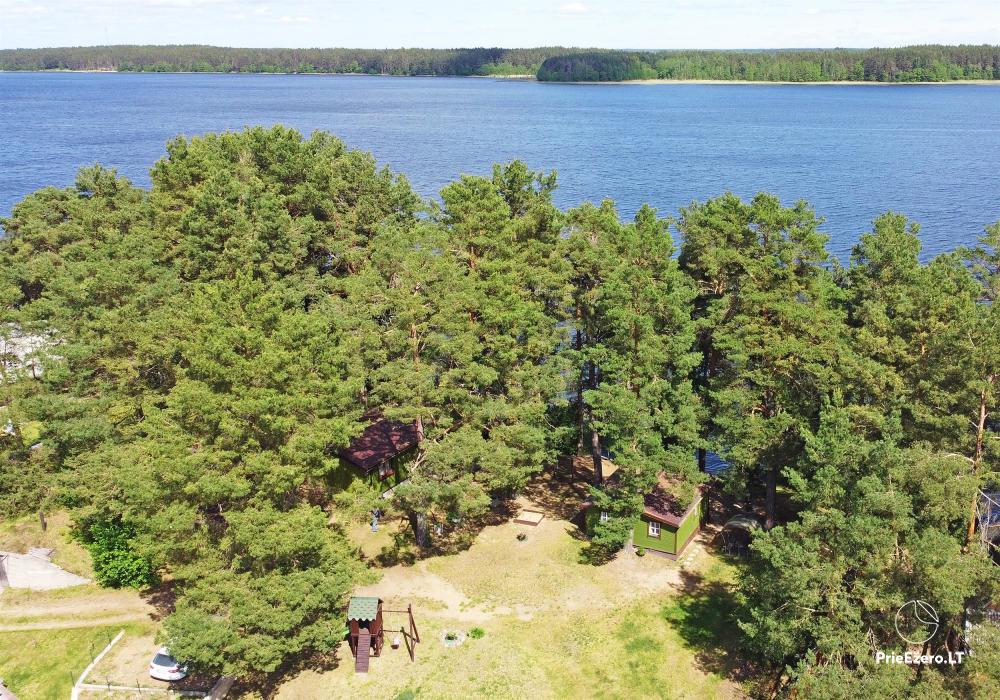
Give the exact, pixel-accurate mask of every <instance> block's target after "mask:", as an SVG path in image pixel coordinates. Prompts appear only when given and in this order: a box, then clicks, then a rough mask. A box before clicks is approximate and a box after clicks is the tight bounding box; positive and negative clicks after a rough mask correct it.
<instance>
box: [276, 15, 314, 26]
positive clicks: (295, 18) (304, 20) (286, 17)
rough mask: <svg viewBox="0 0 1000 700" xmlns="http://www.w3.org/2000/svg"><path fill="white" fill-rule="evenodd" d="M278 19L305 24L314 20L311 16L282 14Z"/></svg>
mask: <svg viewBox="0 0 1000 700" xmlns="http://www.w3.org/2000/svg"><path fill="white" fill-rule="evenodd" d="M280 21H282V22H296V23H298V24H306V23H309V22H313V21H314V20H313V18H312V17H305V16H303V15H294V16H293V15H282V16H281V18H280Z"/></svg>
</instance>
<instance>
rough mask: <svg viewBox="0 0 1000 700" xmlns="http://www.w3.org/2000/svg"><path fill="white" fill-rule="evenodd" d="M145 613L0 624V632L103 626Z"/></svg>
mask: <svg viewBox="0 0 1000 700" xmlns="http://www.w3.org/2000/svg"><path fill="white" fill-rule="evenodd" d="M148 619H149V617H148V616H146V615H140V614H136V613H129V614H125V615H112V616H110V617H91V618H87V619H85V620H48V621H45V622H26V623H24V624H21V625H0V632H31V631H33V630H68V629H78V628H82V627H103V626H105V625H120V624H123V623H126V622H138V621H140V620H148Z"/></svg>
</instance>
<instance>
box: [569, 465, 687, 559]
mask: <svg viewBox="0 0 1000 700" xmlns="http://www.w3.org/2000/svg"><path fill="white" fill-rule="evenodd" d="M617 476H618V474H617V473H616V474H615V475H613V476H612V477H611V478H609V479H607V480H606V482H605V483H606V485H607V486H608V487H611V488H613V487H614V486H615V485H616V484H617V481H618V479H617V478H616V477H617ZM677 486H678V482H677V481H676V480H675V479H672V478H671V477H669V476H667V475H666V474H660V475H659V477H658V479H657V483H656V485H655V486H654V487H653V488H652V489H651V490H650V492H649V493H648V494H646V496H645V498H644V499H643V506H644V507H643V511H642V514H641V515H640V516H639V519H638V520H637V521H636V523H635V527H634V529H633V532H632V542H633V544H634V545H635V546H636V547H639V548H641V549H644V550H646V551H651V552H653V553H655V554H660V555H662V556H665V557H667V558H670V559H677V558H678V557H680V556H681V555H682V554H683V553H684V550H685V549H686V548H687V546H688V545H689V544H690V543H691V540H693V539H694V537H695V535H697V534H698V532H699V531H700V528H701V509H702V503H703V492H702V488H701V487H699V488H698V489H697V491H696V493H695V497H694V499H693V500H692V501H691V503H689V504H684V503H681V502H680V501H679V500H678V498H677V496H676V495H675V491H676V490H677ZM607 517H608V514H607V513H601V512H598V511H597V509H596V508H595V507H594V506H593V504H588V508H587V515H586V521H587V529H588V530H592V529H593V527H594V525H596V524H597V523H598V522H600V521H601V520H603V519H605V518H607Z"/></svg>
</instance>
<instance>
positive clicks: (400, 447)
mask: <svg viewBox="0 0 1000 700" xmlns="http://www.w3.org/2000/svg"><path fill="white" fill-rule="evenodd" d="M416 444H417V427H416V426H415V425H414V424H412V423H410V424H409V425H407V424H405V423H400V422H399V421H394V420H389V419H388V418H377V419H376V420H375V421H374V422H373V423H371V424H370V425H369V426H368V427H367V428H365V430H364V432H362V433H361V435H359V436H358V437H356V438H355V439H354V440H353V441H352V442H351V444H350V445H348V446H347V447H344V448H342V449H341V450H339V451H338V454H339V455H340V456H341V457H342V458H343V459H345V460H347V461H348V462H350V463H351V464H353V465H354V466H355V467H357V468H358V469H360V470H361V471H363V472H366V473H367V472H370V471H371V470H372V469H374V468H375V467H377V466H379V465H380V464H382V463H384V462H388V461H389V460H390V459H392V458H393V457H395V456H397V455H400V454H402V453H403V452H406V451H407V450H410V449H412V448H413V447H414V446H415V445H416Z"/></svg>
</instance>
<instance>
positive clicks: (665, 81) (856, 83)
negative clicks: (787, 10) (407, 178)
mask: <svg viewBox="0 0 1000 700" xmlns="http://www.w3.org/2000/svg"><path fill="white" fill-rule="evenodd" d="M539 82H547V83H550V84H552V85H816V86H831V85H844V86H850V87H863V86H865V85H870V86H879V87H905V86H907V85H1000V80H942V81H929V80H925V81H914V82H906V83H904V82H888V81H883V82H877V81H874V80H811V81H796V80H708V79H694V78H692V79H687V78H685V79H679V80H674V79H671V78H647V79H644V80H567V81H556V80H552V81H539Z"/></svg>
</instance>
